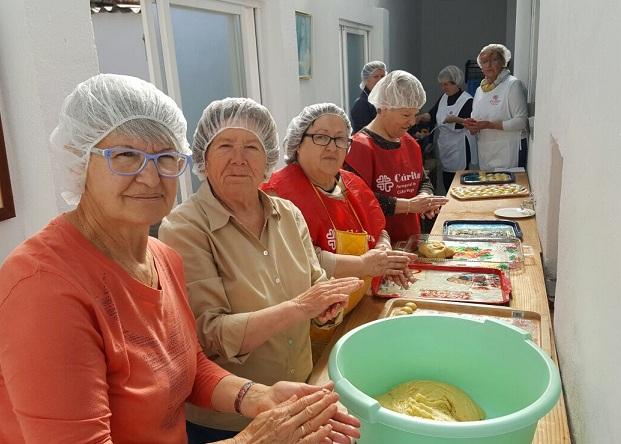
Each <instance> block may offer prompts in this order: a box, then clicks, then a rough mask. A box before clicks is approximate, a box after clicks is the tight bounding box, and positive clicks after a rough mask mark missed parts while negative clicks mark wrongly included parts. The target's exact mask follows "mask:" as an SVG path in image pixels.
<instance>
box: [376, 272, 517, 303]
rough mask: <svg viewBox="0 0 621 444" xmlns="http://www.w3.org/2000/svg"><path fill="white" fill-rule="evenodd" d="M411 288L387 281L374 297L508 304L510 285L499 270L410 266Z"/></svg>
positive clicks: (377, 284)
mask: <svg viewBox="0 0 621 444" xmlns="http://www.w3.org/2000/svg"><path fill="white" fill-rule="evenodd" d="M410 269H411V271H412V272H413V273H412V277H411V280H412V282H411V284H410V286H409V287H408V288H402V287H400V286H399V285H397V284H395V283H394V282H392V281H390V280H388V279H386V278H384V279H383V280H382V281H381V282H379V283H378V282H377V281H375V282H374V283H373V294H374V295H375V296H378V297H383V298H402V297H405V298H408V297H409V298H414V297H415V298H421V299H425V300H427V299H435V300H442V301H453V302H471V303H478V304H498V305H503V304H508V303H509V298H510V295H511V282H510V280H509V278H508V276H507V275H506V274H505V273H504V272H503V271H502V270H500V269H498V268H483V267H468V266H465V265H437V264H423V263H415V264H410Z"/></svg>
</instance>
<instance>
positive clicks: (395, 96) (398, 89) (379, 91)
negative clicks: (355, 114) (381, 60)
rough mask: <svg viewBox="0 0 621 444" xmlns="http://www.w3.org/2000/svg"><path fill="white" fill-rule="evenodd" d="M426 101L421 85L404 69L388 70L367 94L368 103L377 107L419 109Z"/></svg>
mask: <svg viewBox="0 0 621 444" xmlns="http://www.w3.org/2000/svg"><path fill="white" fill-rule="evenodd" d="M426 101H427V95H426V94H425V89H424V88H423V85H422V84H421V83H420V81H419V80H418V79H417V78H416V77H414V76H413V75H412V74H410V73H409V72H406V71H391V72H389V73H388V74H387V75H386V77H384V78H383V79H382V80H380V81H379V82H377V84H376V85H375V88H373V90H372V91H371V94H369V103H371V104H372V105H373V106H375V108H377V109H382V108H383V109H389V108H416V109H421V108H422V107H423V105H424V104H425V102H426Z"/></svg>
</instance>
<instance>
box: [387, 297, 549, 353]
mask: <svg viewBox="0 0 621 444" xmlns="http://www.w3.org/2000/svg"><path fill="white" fill-rule="evenodd" d="M408 302H414V304H416V307H417V308H416V310H414V311H413V312H412V313H411V314H408V315H409V316H425V315H438V314H440V315H443V316H458V317H465V318H469V319H475V320H484V319H490V318H491V319H494V320H498V321H500V322H504V323H506V324H508V325H511V326H513V327H518V328H521V329H522V330H524V331H526V332H528V333H530V336H531V338H532V340H533V342H534V343H535V344H537V345H538V346H541V315H540V314H539V313H536V312H534V311H525V310H518V309H515V308H511V307H498V306H489V305H481V304H464V303H456V302H444V301H430V300H426V299H418V298H399V299H391V300H389V301H388V302H386V305H385V306H384V309H383V310H382V312H381V313H380V316H379V317H380V318H387V317H390V316H402V315H404V313H403V312H402V308H403V307H404V306H405V305H406V304H407V303H408Z"/></svg>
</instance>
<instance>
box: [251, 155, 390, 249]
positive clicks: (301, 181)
mask: <svg viewBox="0 0 621 444" xmlns="http://www.w3.org/2000/svg"><path fill="white" fill-rule="evenodd" d="M340 175H341V179H342V182H343V185H344V186H345V188H346V190H347V191H346V193H345V194H346V196H347V199H348V201H349V203H348V202H347V201H345V200H344V199H335V198H331V197H329V196H327V195H325V193H322V192H320V191H315V190H314V189H313V185H312V184H311V183H310V181H309V180H308V178H307V177H306V174H305V173H304V171H303V170H302V168H301V167H300V166H299V165H298V164H297V163H294V164H291V165H287V166H286V167H284V168H282V169H280V170H279V171H276V172H275V173H274V174H272V176H271V177H270V180H269V181H268V182H267V183H264V184H263V185H262V188H263V190H264V191H266V192H274V193H275V194H276V195H278V196H279V197H282V198H283V199H288V200H290V201H291V202H293V203H294V204H295V206H296V207H298V208H299V209H300V211H302V214H303V215H304V220H305V221H306V224H307V225H308V231H309V232H310V235H311V239H312V241H313V245H315V246H316V247H319V248H321V249H322V250H325V251H330V252H332V253H335V252H336V240H335V233H334V228H336V229H337V230H341V231H349V232H353V233H361V232H362V231H363V230H364V231H366V232H367V234H368V244H369V249H371V248H373V247H375V244H376V243H377V240H378V239H379V235H380V234H381V232H382V230H383V229H384V226H385V223H386V220H385V218H384V213H382V209H381V208H380V206H379V203H378V202H377V199H376V198H375V195H374V194H373V192H372V191H371V190H370V189H369V187H368V186H367V185H366V184H365V183H364V181H362V180H361V179H360V177H358V176H356V175H355V174H353V173H350V172H348V171H344V170H341V171H340ZM319 199H321V201H320V200H319ZM353 211H355V213H356V214H354V213H353ZM333 223H334V226H333ZM361 225H362V226H361Z"/></svg>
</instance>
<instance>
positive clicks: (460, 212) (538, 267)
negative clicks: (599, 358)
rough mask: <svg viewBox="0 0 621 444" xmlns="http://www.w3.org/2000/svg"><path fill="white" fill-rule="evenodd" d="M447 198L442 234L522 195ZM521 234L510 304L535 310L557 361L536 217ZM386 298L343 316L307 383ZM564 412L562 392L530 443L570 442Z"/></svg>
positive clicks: (320, 378) (437, 229) (319, 379)
mask: <svg viewBox="0 0 621 444" xmlns="http://www.w3.org/2000/svg"><path fill="white" fill-rule="evenodd" d="M460 176H461V173H457V174H456V175H455V179H454V181H453V186H457V185H459V178H460ZM516 181H517V182H518V183H520V184H521V185H524V186H526V187H528V177H527V176H526V173H517V174H516ZM448 198H449V202H448V203H447V204H446V205H445V206H444V207H443V209H442V211H441V212H440V214H439V215H438V217H437V219H436V222H435V224H434V226H433V229H432V233H434V234H441V233H442V226H443V224H444V221H446V220H454V219H498V218H497V217H496V216H494V210H495V209H497V208H503V207H519V206H520V204H521V202H522V200H524V198H523V197H522V198H503V199H486V200H468V201H462V200H458V199H456V198H454V197H452V196H450V195H449V196H448ZM518 223H519V224H520V228H521V229H522V233H523V235H524V244H525V245H527V246H529V247H531V249H532V253H533V254H532V255H530V256H527V257H526V260H525V266H524V269H523V270H519V271H512V272H511V286H512V299H511V304H510V305H511V307H515V308H518V309H521V310H529V311H534V312H537V313H539V314H540V315H541V341H542V343H541V347H542V348H543V350H545V351H546V352H547V353H549V354H550V356H551V357H552V359H553V360H554V361H555V362H557V363H558V361H557V356H556V349H555V346H554V334H553V330H552V322H551V319H550V310H549V308H548V299H547V295H546V289H545V284H544V276H543V268H542V264H541V244H540V242H539V233H538V231H537V224H536V221H535V218H530V219H520V220H519V221H518ZM385 303H386V300H384V299H380V298H374V297H369V296H367V297H364V298H363V300H362V301H361V302H360V304H358V306H357V307H356V308H355V309H354V310H353V311H352V312H351V313H350V314H349V315H348V316H347V317H346V318H345V319H344V321H343V323H342V324H341V325H339V326H338V327H337V329H336V331H335V334H334V337H333V338H332V340H331V341H330V343H329V344H328V346H327V347H326V349H325V351H324V352H323V354H322V355H321V357H320V358H319V360H318V361H317V363H316V364H315V366H314V368H313V372H312V373H311V375H310V377H309V380H308V381H309V383H311V384H322V383H325V382H326V381H327V380H328V379H329V377H328V357H329V355H330V350H331V349H332V347H333V346H334V344H335V343H336V341H338V339H340V338H341V336H343V335H344V334H345V333H347V332H348V331H350V330H352V329H354V328H356V327H358V326H360V325H362V324H365V323H367V322H370V321H373V320H376V319H377V318H378V316H379V314H380V312H381V311H382V309H383V308H384V304H385ZM570 442H571V441H570V437H569V427H568V423H567V412H566V409H565V403H564V400H563V395H561V399H560V400H559V402H558V403H557V404H556V406H555V407H554V408H553V409H552V410H551V411H550V413H548V414H547V415H546V416H544V417H543V418H542V419H541V420H540V421H539V424H538V426H537V431H536V433H535V439H534V440H533V444H560V443H570Z"/></svg>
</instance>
